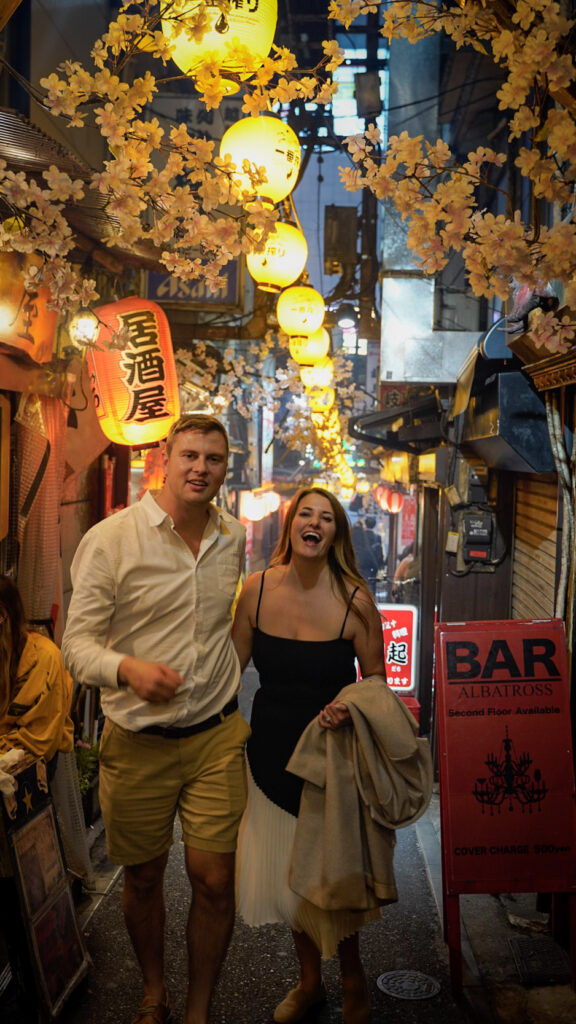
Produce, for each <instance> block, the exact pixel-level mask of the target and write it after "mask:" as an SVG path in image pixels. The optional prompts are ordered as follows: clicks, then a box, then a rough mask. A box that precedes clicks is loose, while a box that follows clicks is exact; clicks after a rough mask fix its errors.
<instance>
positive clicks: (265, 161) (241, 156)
mask: <svg viewBox="0 0 576 1024" xmlns="http://www.w3.org/2000/svg"><path fill="white" fill-rule="evenodd" d="M220 156H221V157H222V158H225V157H227V156H228V157H230V159H231V161H232V162H233V163H234V164H235V165H236V171H235V173H234V178H235V180H236V181H237V182H238V183H239V185H240V187H241V188H242V190H243V191H244V192H246V193H248V195H249V196H250V197H253V198H256V197H259V198H260V199H262V201H263V202H265V203H268V204H270V205H271V206H274V204H275V203H280V202H281V201H282V200H283V199H285V198H286V196H288V195H289V194H290V192H291V191H292V189H293V188H294V186H295V184H296V181H297V179H298V171H299V170H300V143H299V142H298V137H297V136H296V134H295V133H294V132H293V131H292V129H291V128H290V125H287V124H284V121H281V120H280V118H279V117H270V116H260V117H244V118H241V120H240V121H235V123H234V124H233V125H231V126H230V128H228V129H227V131H225V132H224V135H223V136H222V141H221V143H220ZM245 163H247V164H248V165H249V166H250V168H251V169H252V170H255V171H258V170H259V169H260V168H264V173H265V176H266V180H265V181H263V182H261V183H260V184H259V185H255V184H254V183H253V181H252V180H251V178H250V175H249V174H247V173H246V169H245V167H244V165H245Z"/></svg>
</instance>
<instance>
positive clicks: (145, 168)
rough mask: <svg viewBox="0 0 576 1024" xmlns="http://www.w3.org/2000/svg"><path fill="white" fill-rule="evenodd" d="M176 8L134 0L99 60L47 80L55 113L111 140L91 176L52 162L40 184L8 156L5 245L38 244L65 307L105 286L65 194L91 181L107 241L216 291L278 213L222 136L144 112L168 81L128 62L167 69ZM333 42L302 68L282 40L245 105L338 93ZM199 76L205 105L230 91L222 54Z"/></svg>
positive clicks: (1, 182) (83, 192) (252, 110)
mask: <svg viewBox="0 0 576 1024" xmlns="http://www.w3.org/2000/svg"><path fill="white" fill-rule="evenodd" d="M229 6H230V0H218V7H220V8H221V9H222V10H226V9H228V7H229ZM189 11H190V8H189V5H186V31H187V32H188V34H189V35H190V37H191V38H192V39H200V38H201V37H202V35H203V33H204V32H205V31H206V26H207V17H206V11H207V4H206V3H199V4H198V5H197V6H196V7H195V8H194V11H193V13H192V14H190V13H189ZM179 13H180V11H179V4H178V3H177V2H175V0H145V2H143V3H133V2H127V3H125V4H123V5H122V7H121V10H120V13H119V14H118V17H117V18H116V20H115V21H113V22H112V23H111V24H110V25H109V27H108V30H107V31H106V32H105V33H104V35H103V36H102V37H101V38H100V39H98V40H97V41H96V42H95V44H94V46H93V48H92V53H91V56H92V60H93V67H92V69H88V68H85V67H83V66H82V65H81V64H80V63H79V62H77V61H73V60H68V61H66V62H65V63H64V64H63V65H62V66H61V67H60V68H58V70H57V71H55V72H53V73H52V74H50V75H49V76H48V77H46V78H44V79H42V80H41V82H40V85H41V86H42V89H43V90H44V94H43V95H38V96H37V97H36V98H37V99H39V100H40V101H41V102H43V104H44V106H45V107H46V108H48V109H49V110H50V111H51V113H52V114H54V115H56V116H60V117H62V118H64V119H65V120H66V122H67V124H68V127H70V128H71V129H85V128H88V127H90V128H92V129H93V128H94V127H95V128H96V129H97V130H98V131H99V132H100V134H101V136H102V137H103V138H104V139H105V141H106V144H107V149H108V157H107V159H105V160H104V165H103V167H102V168H100V169H99V170H97V171H95V172H93V173H91V172H90V171H89V170H88V168H87V171H86V176H85V178H83V179H75V180H74V179H72V178H70V176H69V175H67V174H65V173H63V172H61V171H59V170H58V168H56V167H51V168H50V169H49V170H48V171H46V172H44V174H43V179H44V184H43V185H41V184H39V183H38V182H37V181H36V180H34V179H33V178H31V177H27V176H26V175H25V174H24V173H22V172H18V173H16V172H14V171H11V170H9V169H8V168H7V167H6V165H5V164H4V163H0V196H2V198H4V199H5V201H6V202H7V204H8V205H9V207H10V208H11V210H12V211H13V214H14V216H13V217H12V218H9V223H8V225H6V224H5V225H0V250H2V249H10V250H14V251H16V252H21V253H32V252H34V253H36V254H38V255H39V256H40V257H41V258H42V260H43V268H42V274H43V280H44V282H45V283H46V284H48V286H49V287H50V290H51V293H52V299H53V304H54V306H55V307H57V308H58V309H60V310H61V311H63V312H66V311H68V310H70V309H74V308H75V307H77V306H78V305H81V304H83V302H84V301H86V300H87V299H88V301H94V300H95V299H96V298H97V296H96V293H95V289H94V283H93V282H90V284H87V283H82V282H81V280H80V278H79V277H77V275H76V273H75V268H74V263H73V251H74V236H73V232H72V231H71V229H70V227H69V225H68V222H67V220H66V217H65V208H66V206H70V205H74V204H77V203H82V201H85V200H86V199H87V197H88V196H89V193H90V191H91V190H93V191H95V192H96V193H97V194H98V196H99V197H100V201H101V202H102V203H103V205H104V210H105V213H106V225H107V226H106V233H105V235H104V237H103V238H102V239H101V241H102V243H103V244H105V245H107V246H110V247H114V246H117V245H121V246H122V248H123V249H124V250H126V249H129V250H132V251H133V252H136V253H139V254H141V255H148V256H150V257H154V258H156V259H157V260H158V261H159V262H160V263H162V264H163V266H164V267H165V268H166V269H167V270H168V271H169V272H170V273H171V274H173V275H174V276H175V277H178V278H180V279H182V280H194V279H202V280H203V281H204V282H205V283H206V286H207V288H208V289H209V290H212V291H218V290H219V288H220V287H221V277H220V275H221V271H222V268H223V267H224V266H225V265H226V264H227V263H228V262H229V261H230V260H232V259H235V258H237V257H238V256H239V255H240V254H242V253H246V252H248V251H250V250H253V249H255V248H256V249H258V248H262V247H263V244H264V241H265V239H266V237H267V235H268V233H269V232H270V230H271V229H272V228H273V226H274V223H275V221H276V219H277V217H278V213H277V211H276V210H275V209H270V208H269V207H267V206H265V205H263V204H262V202H260V201H259V200H255V199H253V198H250V197H249V195H248V192H245V191H242V189H241V187H240V185H239V184H238V179H237V178H236V179H235V178H234V177H233V173H232V167H233V165H231V164H230V162H229V161H227V160H226V159H225V157H222V156H219V155H217V153H215V151H214V142H211V141H207V140H206V139H203V138H195V137H194V136H192V135H191V134H190V133H189V131H188V129H187V127H186V126H185V125H184V124H180V125H177V126H174V127H173V128H172V129H171V130H170V131H169V132H168V133H166V132H165V131H164V129H163V128H162V127H161V125H160V124H159V122H158V119H157V118H155V117H154V116H150V115H149V114H147V107H148V106H149V104H150V103H151V102H152V101H153V100H154V97H155V96H156V95H157V94H158V93H159V91H160V90H161V87H162V81H161V79H160V78H159V77H158V76H157V75H155V74H153V73H152V72H151V71H150V70H146V71H145V72H144V73H143V74H141V75H139V76H137V77H135V78H134V77H133V76H132V75H131V74H129V73H127V68H128V65H129V62H130V61H131V60H132V59H133V58H135V57H137V56H138V54H139V53H141V51H142V50H143V49H144V50H146V51H147V52H148V54H149V55H150V59H152V60H153V61H154V62H155V63H156V64H158V66H159V68H160V72H162V68H163V66H164V65H166V63H167V61H168V60H169V58H170V54H171V52H172V48H173V44H172V43H171V42H170V40H169V39H168V38H167V36H166V35H164V34H163V32H162V31H161V25H162V20H161V19H163V20H164V23H169V22H170V19H171V18H172V17H174V18H178V17H179ZM179 24H180V21H179ZM324 52H325V56H324V59H323V61H322V62H321V65H320V66H319V67H318V68H315V69H313V71H312V72H307V73H303V72H300V71H299V70H298V68H297V65H296V59H295V57H294V55H293V54H292V53H291V52H290V51H289V50H288V49H286V47H277V46H274V47H273V50H272V55H271V56H269V57H267V58H266V59H265V60H264V62H263V64H262V67H260V68H259V69H258V70H257V72H256V73H255V74H254V76H253V77H252V79H251V81H250V82H249V83H242V84H241V88H242V89H243V92H244V101H243V107H242V110H243V113H244V115H246V116H250V115H258V114H260V113H261V112H262V111H269V110H270V109H271V108H272V107H273V106H274V105H275V104H276V103H278V102H281V103H289V102H290V101H291V100H294V99H302V98H304V99H306V100H313V101H314V102H316V103H328V102H330V99H331V97H332V95H333V93H334V90H335V88H336V87H335V85H334V83H333V82H332V81H331V79H330V77H329V76H328V77H326V72H330V71H332V70H333V69H334V68H336V67H337V66H338V64H339V62H340V60H341V56H340V50H339V48H338V46H337V45H336V44H335V43H333V42H327V43H325V44H324ZM241 57H242V55H241V54H239V59H241ZM195 85H196V88H197V92H198V94H199V96H200V99H201V100H202V101H203V102H204V103H205V105H206V107H207V108H208V109H210V108H212V107H216V106H218V105H219V103H220V102H221V100H222V97H223V96H224V94H225V91H226V83H225V81H224V79H223V78H222V76H221V74H220V70H219V68H218V66H217V65H215V64H214V62H213V61H206V62H205V63H204V64H203V65H202V67H201V68H200V70H199V71H198V73H197V75H196V76H195ZM243 169H244V170H245V171H248V173H249V175H250V179H251V182H252V184H253V185H258V184H259V183H261V182H262V181H263V180H265V173H264V170H263V168H261V167H258V166H257V165H256V164H252V165H250V166H245V167H244V168H243Z"/></svg>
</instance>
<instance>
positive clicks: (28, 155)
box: [0, 108, 164, 274]
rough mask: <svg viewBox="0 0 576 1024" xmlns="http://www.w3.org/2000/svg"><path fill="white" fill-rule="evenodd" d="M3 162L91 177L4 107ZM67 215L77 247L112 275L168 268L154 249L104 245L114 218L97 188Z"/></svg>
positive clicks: (0, 116) (33, 171)
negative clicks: (127, 270)
mask: <svg viewBox="0 0 576 1024" xmlns="http://www.w3.org/2000/svg"><path fill="white" fill-rule="evenodd" d="M0 158H1V159H3V160H5V161H6V163H7V164H8V167H9V168H10V169H11V170H14V171H25V172H26V174H29V175H31V176H40V175H41V174H42V171H44V170H47V169H48V168H49V167H51V166H52V165H55V166H56V167H58V168H59V170H61V171H64V172H65V173H66V174H69V175H70V177H72V178H81V179H82V180H83V181H89V179H90V176H91V174H92V171H91V168H90V167H89V166H88V164H87V163H85V162H84V161H83V160H82V158H81V157H80V156H78V155H77V154H76V153H74V152H73V150H71V149H68V148H67V147H66V146H63V145H61V143H59V142H57V141H56V140H55V139H52V138H51V137H50V136H49V135H46V133H45V132H43V131H42V130H41V129H40V128H38V127H37V126H36V125H34V124H33V123H32V121H30V120H28V118H26V117H24V116H23V115H22V114H19V113H18V112H17V111H15V110H8V109H6V108H0ZM9 212H10V211H9V209H8V208H7V206H6V204H5V203H3V202H2V200H1V199H0V215H3V216H8V215H9ZM64 215H65V217H66V220H67V221H68V223H69V224H70V227H71V228H72V229H73V231H74V235H75V239H76V244H77V247H78V249H79V250H80V251H82V252H84V253H89V254H90V255H91V256H92V257H93V259H95V260H96V261H97V262H98V263H100V264H101V265H102V266H104V267H106V268H107V269H108V270H110V271H111V272H112V273H114V274H120V273H122V270H123V269H124V268H125V266H126V264H129V265H130V266H132V267H139V268H142V269H146V270H163V269H164V267H163V266H162V264H161V263H160V261H159V258H158V256H159V253H158V252H157V251H156V250H155V249H154V247H153V246H152V245H149V246H144V245H139V246H137V247H136V248H135V249H124V248H122V246H121V245H119V246H112V247H109V246H107V245H104V244H103V243H102V239H103V238H104V236H105V235H106V234H107V231H108V228H109V226H110V217H109V216H108V214H107V213H106V200H105V197H104V196H103V195H101V193H100V192H98V191H97V190H96V189H91V188H87V189H86V195H85V197H84V199H82V200H80V201H79V202H78V203H74V205H73V206H72V205H71V206H67V207H65V209H64Z"/></svg>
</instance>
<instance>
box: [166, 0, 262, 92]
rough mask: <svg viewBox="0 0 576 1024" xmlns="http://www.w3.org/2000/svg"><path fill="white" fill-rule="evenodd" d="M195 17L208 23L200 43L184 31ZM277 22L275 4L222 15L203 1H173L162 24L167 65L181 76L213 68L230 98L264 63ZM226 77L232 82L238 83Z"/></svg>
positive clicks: (234, 6) (236, 7) (235, 6)
mask: <svg viewBox="0 0 576 1024" xmlns="http://www.w3.org/2000/svg"><path fill="white" fill-rule="evenodd" d="M199 13H200V14H203V16H204V17H205V18H206V19H207V22H208V28H207V31H206V32H205V33H204V35H203V36H202V38H201V39H195V38H194V36H191V35H189V34H188V33H187V32H186V29H185V27H184V26H185V24H186V22H187V21H188V22H189V23H190V24H191V23H192V20H193V18H194V17H195V16H196V15H197V14H199ZM277 20H278V4H277V0H258V2H257V3H247V4H242V3H238V2H235V3H231V4H230V7H229V9H228V10H226V11H223V10H222V9H221V8H220V7H219V6H218V5H217V4H205V3H204V0H174V2H173V3H172V4H171V5H170V6H169V8H167V9H166V14H165V17H164V18H163V19H162V31H163V33H164V35H165V36H166V38H167V39H168V40H169V42H170V43H172V44H173V50H172V60H173V61H174V63H175V64H176V65H177V66H178V67H179V68H180V69H181V70H182V71H183V72H184V74H186V75H192V76H194V75H195V74H197V73H198V72H199V71H200V69H201V66H202V64H204V63H207V62H213V63H214V64H216V65H217V66H218V70H219V72H220V75H221V76H222V78H224V79H226V92H227V93H228V94H230V93H233V92H238V89H239V88H240V86H239V81H240V80H242V81H244V80H246V79H247V78H250V76H251V75H253V74H254V72H255V71H256V70H257V69H258V68H259V67H261V66H262V64H263V63H264V60H265V58H266V57H267V56H268V54H269V52H270V49H271V47H272V43H273V42H274V33H275V31H276V22H277ZM228 75H234V76H237V78H238V81H235V80H234V79H233V78H232V79H231V78H228V77H227V76H228Z"/></svg>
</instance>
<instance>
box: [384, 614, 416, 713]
mask: <svg viewBox="0 0 576 1024" xmlns="http://www.w3.org/2000/svg"><path fill="white" fill-rule="evenodd" d="M378 611H379V612H380V618H381V619H382V637H383V640H384V661H385V664H386V680H387V682H388V686H389V687H390V689H391V690H397V691H398V692H399V693H413V692H414V690H415V688H416V666H417V659H416V650H417V640H418V609H417V608H415V607H414V606H413V605H411V604H379V605H378Z"/></svg>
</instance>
